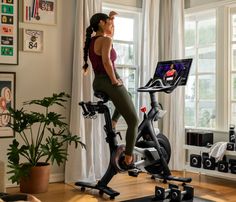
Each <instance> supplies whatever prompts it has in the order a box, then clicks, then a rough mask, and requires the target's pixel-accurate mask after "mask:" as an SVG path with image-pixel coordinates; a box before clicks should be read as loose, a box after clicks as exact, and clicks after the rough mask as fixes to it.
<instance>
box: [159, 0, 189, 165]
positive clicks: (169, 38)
mask: <svg viewBox="0 0 236 202" xmlns="http://www.w3.org/2000/svg"><path fill="white" fill-rule="evenodd" d="M159 33H160V40H159V41H160V46H159V60H171V59H181V58H183V56H184V0H161V2H160V29H159ZM159 100H160V102H161V103H162V105H163V108H164V109H166V110H167V113H166V115H165V116H164V118H163V121H162V126H163V132H164V134H166V135H167V136H168V138H169V140H170V143H171V148H172V157H171V162H170V168H171V169H175V170H182V169H183V161H184V159H183V157H184V155H183V152H184V150H183V145H184V137H185V134H184V88H183V87H177V89H175V90H174V91H173V92H172V93H171V94H169V95H167V94H164V93H162V94H161V95H160V96H159Z"/></svg>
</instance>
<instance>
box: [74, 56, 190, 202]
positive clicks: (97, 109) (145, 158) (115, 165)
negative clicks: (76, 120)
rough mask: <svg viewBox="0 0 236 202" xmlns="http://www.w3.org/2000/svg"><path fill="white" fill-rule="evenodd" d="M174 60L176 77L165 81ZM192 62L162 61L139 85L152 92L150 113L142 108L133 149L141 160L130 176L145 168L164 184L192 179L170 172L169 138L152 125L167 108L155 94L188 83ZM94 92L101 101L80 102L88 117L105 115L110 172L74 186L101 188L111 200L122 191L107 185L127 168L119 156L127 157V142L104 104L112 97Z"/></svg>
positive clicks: (101, 191) (166, 91) (100, 191)
mask: <svg viewBox="0 0 236 202" xmlns="http://www.w3.org/2000/svg"><path fill="white" fill-rule="evenodd" d="M172 63H175V64H176V65H177V64H178V65H177V66H176V69H177V70H178V74H177V77H176V78H174V79H173V80H170V79H168V80H163V78H164V76H163V75H164V73H165V72H166V71H167V70H168V67H170V65H171V64H172ZM191 63H192V59H185V60H175V61H166V62H159V63H158V65H157V68H156V71H155V74H154V77H153V78H152V79H150V80H149V82H148V83H147V84H146V85H145V86H144V87H140V88H138V92H148V93H149V95H150V100H151V109H150V111H149V112H148V113H146V111H145V110H144V109H142V111H143V113H144V115H143V120H142V122H141V123H140V125H139V127H138V134H137V138H136V143H135V148H134V152H133V153H134V156H136V157H137V156H138V160H137V161H136V162H135V163H134V167H135V169H132V170H129V171H128V173H129V175H131V176H138V174H139V173H140V172H141V171H142V170H145V171H146V172H148V173H150V174H151V175H152V178H159V179H162V180H163V182H165V183H166V182H167V181H171V180H174V181H179V182H182V183H189V182H191V180H192V179H191V178H182V177H176V176H172V175H171V171H170V169H169V167H168V163H169V160H170V157H171V147H170V143H169V140H168V139H167V137H166V136H165V135H164V134H162V133H158V134H156V133H155V130H154V127H153V122H154V121H158V120H159V119H161V118H162V117H163V116H164V114H165V111H164V110H163V109H162V107H161V105H160V104H159V103H158V102H157V99H156V95H155V94H156V93H157V92H165V93H171V92H172V91H173V90H174V89H175V88H176V87H177V86H179V85H186V82H187V78H188V74H189V69H190V66H191ZM161 67H163V68H161ZM164 67H166V68H164ZM177 67H178V68H177ZM94 95H95V96H96V97H98V98H100V99H101V101H98V102H80V103H79V105H80V106H81V107H82V109H83V115H84V117H85V118H95V117H96V116H97V114H104V118H105V123H106V124H105V126H104V130H105V133H106V142H107V143H108V144H109V149H110V162H109V166H108V168H107V171H106V172H105V174H104V176H103V177H102V178H101V180H99V181H98V182H97V184H91V183H86V182H82V181H79V182H76V183H75V185H76V186H79V187H81V191H85V188H86V187H87V188H92V189H97V190H99V194H100V195H102V194H103V193H105V194H107V195H109V196H110V199H114V198H115V197H116V196H118V195H119V194H120V193H119V192H117V191H115V190H113V189H112V188H110V187H108V186H107V185H108V183H109V182H110V180H111V179H112V177H113V176H114V175H116V174H117V173H119V172H124V171H125V170H124V169H123V168H122V166H121V165H120V158H122V157H123V156H124V151H125V145H123V144H121V145H119V144H118V142H117V136H120V134H119V133H116V132H114V130H113V129H112V124H111V116H110V111H109V108H108V107H107V105H106V104H105V103H107V102H108V100H109V97H108V96H107V95H106V94H104V93H103V92H95V93H94Z"/></svg>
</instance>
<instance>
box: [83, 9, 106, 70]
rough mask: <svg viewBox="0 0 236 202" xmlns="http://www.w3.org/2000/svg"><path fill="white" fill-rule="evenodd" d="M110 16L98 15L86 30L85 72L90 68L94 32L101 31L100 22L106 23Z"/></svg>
mask: <svg viewBox="0 0 236 202" xmlns="http://www.w3.org/2000/svg"><path fill="white" fill-rule="evenodd" d="M108 18H109V16H108V15H107V14H105V13H96V14H94V15H93V16H92V17H91V18H90V25H89V26H88V27H87V29H86V39H85V44H84V65H83V69H84V71H86V70H87V68H88V51H89V46H90V42H91V35H92V33H93V32H97V31H98V30H99V22H100V20H102V21H104V22H106V19H108Z"/></svg>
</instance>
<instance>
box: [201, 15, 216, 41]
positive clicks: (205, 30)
mask: <svg viewBox="0 0 236 202" xmlns="http://www.w3.org/2000/svg"><path fill="white" fill-rule="evenodd" d="M198 34H199V36H198V39H199V41H198V44H199V45H209V44H212V43H215V41H216V20H215V19H214V18H212V19H209V20H202V21H199V23H198Z"/></svg>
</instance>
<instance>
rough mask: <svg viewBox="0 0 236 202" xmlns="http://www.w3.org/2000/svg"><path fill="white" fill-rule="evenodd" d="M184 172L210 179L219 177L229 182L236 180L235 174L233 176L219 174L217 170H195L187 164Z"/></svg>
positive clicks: (231, 174) (230, 174)
mask: <svg viewBox="0 0 236 202" xmlns="http://www.w3.org/2000/svg"><path fill="white" fill-rule="evenodd" d="M185 171H190V172H194V173H199V174H203V175H208V176H212V177H220V178H224V179H229V180H236V174H233V173H230V172H228V173H224V172H219V171H218V170H207V169H204V168H195V167H191V166H190V165H189V164H186V165H185Z"/></svg>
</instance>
